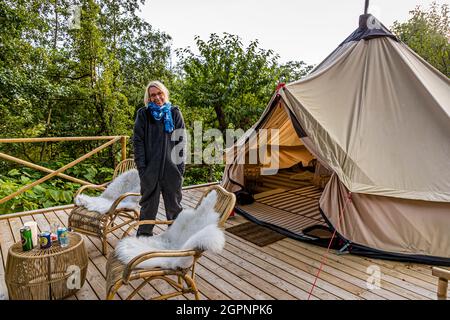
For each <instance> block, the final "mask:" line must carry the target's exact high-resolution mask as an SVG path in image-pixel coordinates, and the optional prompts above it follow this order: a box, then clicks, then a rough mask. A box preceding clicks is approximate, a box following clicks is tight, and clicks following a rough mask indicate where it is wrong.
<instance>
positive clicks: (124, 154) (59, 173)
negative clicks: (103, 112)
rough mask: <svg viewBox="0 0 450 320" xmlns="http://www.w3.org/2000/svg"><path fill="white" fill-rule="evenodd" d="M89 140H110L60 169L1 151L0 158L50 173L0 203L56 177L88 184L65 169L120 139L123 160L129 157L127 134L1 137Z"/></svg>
mask: <svg viewBox="0 0 450 320" xmlns="http://www.w3.org/2000/svg"><path fill="white" fill-rule="evenodd" d="M87 140H108V141H107V142H105V143H104V144H102V145H101V146H99V147H97V148H95V149H94V150H92V151H90V152H88V153H86V154H84V155H83V156H81V157H79V158H78V159H76V160H74V161H72V162H70V163H68V164H66V165H65V166H63V167H61V168H59V169H58V170H52V169H48V168H45V167H42V166H39V165H37V164H34V163H32V162H29V161H25V160H22V159H19V158H16V157H13V156H10V155H7V154H5V153H2V152H0V158H1V159H5V160H8V161H12V162H16V163H19V164H21V165H24V166H27V167H30V168H33V169H36V170H40V171H43V172H46V173H48V175H46V176H45V177H42V178H41V179H39V180H36V181H34V182H32V183H30V184H27V185H26V186H23V187H22V188H20V189H19V190H17V191H15V192H13V193H12V194H10V195H8V196H6V197H4V198H2V199H0V204H2V203H5V202H6V201H9V200H11V199H12V198H14V197H17V196H18V195H20V194H22V193H24V192H25V191H27V190H29V189H31V188H33V187H35V186H37V185H39V184H41V183H43V182H45V181H47V180H49V179H51V178H53V177H55V176H58V177H61V178H64V179H67V180H70V181H72V182H76V183H79V184H82V185H87V184H91V182H88V181H84V180H81V179H77V178H75V177H71V176H69V175H66V174H63V172H64V171H66V170H67V169H69V168H71V167H73V166H75V165H76V164H78V163H80V162H81V161H83V160H85V159H87V158H89V157H91V156H92V155H94V154H96V153H98V152H100V151H101V150H103V149H105V148H107V147H109V146H110V145H113V144H114V143H115V142H117V141H120V145H121V157H122V160H125V159H126V157H127V149H126V144H127V136H97V137H54V138H53V137H52V138H11V139H0V143H28V142H60V141H87Z"/></svg>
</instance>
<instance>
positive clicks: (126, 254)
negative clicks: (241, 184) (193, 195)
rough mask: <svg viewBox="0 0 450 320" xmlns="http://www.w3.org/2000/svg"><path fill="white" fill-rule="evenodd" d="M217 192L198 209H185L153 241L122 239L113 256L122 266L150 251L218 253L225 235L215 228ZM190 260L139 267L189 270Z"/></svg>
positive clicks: (150, 262)
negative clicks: (197, 250) (202, 251)
mask: <svg viewBox="0 0 450 320" xmlns="http://www.w3.org/2000/svg"><path fill="white" fill-rule="evenodd" d="M216 201H217V193H216V191H212V192H210V193H209V194H208V195H207V196H206V197H205V198H204V200H203V201H202V203H201V204H200V206H199V207H198V208H197V209H184V210H183V211H182V212H181V213H180V214H179V216H178V217H177V218H176V219H175V221H174V223H173V224H172V226H171V227H170V228H168V229H167V231H165V232H164V233H162V234H159V235H156V236H153V237H145V236H144V237H127V238H125V239H122V240H121V241H120V242H119V243H118V245H117V247H116V249H115V254H116V256H117V257H118V259H119V260H121V261H122V262H123V263H128V262H130V261H131V260H132V259H133V258H134V257H136V256H138V255H140V254H142V253H148V252H151V251H160V250H192V249H200V250H204V251H207V250H210V251H212V252H214V253H218V252H220V251H221V250H222V249H223V247H224V245H225V235H224V233H223V231H222V230H221V229H220V228H219V227H218V221H219V214H218V213H217V212H215V211H214V205H215V203H216ZM192 261H193V258H192V257H177V258H170V257H161V258H152V259H149V260H147V261H144V262H142V263H141V264H139V267H141V268H153V267H162V268H170V269H176V268H188V267H189V266H191V264H192Z"/></svg>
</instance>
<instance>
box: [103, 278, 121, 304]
mask: <svg viewBox="0 0 450 320" xmlns="http://www.w3.org/2000/svg"><path fill="white" fill-rule="evenodd" d="M121 286H122V280H119V281H117V282H116V283H115V284H114V286H112V287H111V289H109V292H108V293H107V296H106V300H113V299H114V296H115V295H116V293H117V291H118V290H119V288H120V287H121Z"/></svg>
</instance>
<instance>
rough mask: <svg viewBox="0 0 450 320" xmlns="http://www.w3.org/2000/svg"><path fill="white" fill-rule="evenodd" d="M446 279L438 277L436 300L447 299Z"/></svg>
mask: <svg viewBox="0 0 450 320" xmlns="http://www.w3.org/2000/svg"><path fill="white" fill-rule="evenodd" d="M447 290H448V280H447V279H444V278H439V279H438V290H437V297H438V300H447Z"/></svg>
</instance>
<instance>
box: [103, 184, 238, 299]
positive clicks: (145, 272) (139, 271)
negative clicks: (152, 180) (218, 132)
mask: <svg viewBox="0 0 450 320" xmlns="http://www.w3.org/2000/svg"><path fill="white" fill-rule="evenodd" d="M212 190H216V192H217V202H216V204H215V206H214V209H215V210H216V212H218V213H219V214H220V215H221V216H220V220H219V223H218V224H219V227H220V228H224V225H225V222H226V221H227V219H228V217H229V216H230V214H231V212H232V211H233V208H234V206H235V203H236V197H235V195H234V194H233V193H231V192H228V191H226V190H225V189H224V188H222V187H221V186H219V185H215V186H212V187H210V188H209V189H208V190H207V191H206V192H205V193H204V194H203V196H202V198H201V199H200V200H199V202H198V203H197V207H198V206H199V204H200V203H201V201H202V200H203V198H204V197H205V196H206V195H207V194H208V193H209V192H211V191H212ZM171 223H172V221H158V220H148V221H140V222H137V223H134V224H133V225H132V226H130V228H129V229H128V230H127V231H126V232H125V233H124V236H123V237H126V236H128V234H129V233H130V232H131V231H132V230H133V229H135V228H136V227H137V226H139V225H142V224H171ZM202 254H203V251H201V250H198V249H195V248H192V250H165V251H152V252H148V253H144V254H141V255H139V256H137V257H135V258H134V259H133V260H131V261H130V262H129V263H128V264H125V263H123V262H122V261H120V260H119V259H118V258H117V256H116V255H115V253H112V254H111V255H110V256H109V259H108V263H107V265H106V295H107V297H106V298H107V299H108V300H112V299H113V298H114V296H115V294H116V293H117V291H118V290H119V288H120V287H122V286H123V285H128V284H129V283H130V281H133V280H137V279H140V280H142V282H141V283H140V284H139V285H138V286H137V287H136V288H135V289H134V290H133V291H132V292H131V293H130V294H129V295H128V297H126V299H127V300H129V299H132V298H133V297H134V296H135V295H136V294H137V293H138V292H139V291H140V290H141V289H142V288H143V287H144V286H145V285H146V284H147V283H149V282H150V281H152V280H155V279H162V280H165V281H166V282H167V283H168V284H169V285H171V286H172V288H173V289H174V291H173V292H170V293H167V294H163V295H160V296H157V297H153V298H152V300H163V299H169V298H172V297H175V296H179V295H182V294H186V293H192V294H194V296H195V299H197V300H199V299H200V295H199V291H198V289H197V285H196V283H195V266H196V263H197V261H198V259H199V258H200V257H201V256H202ZM156 257H192V264H191V265H190V266H189V267H188V268H185V269H165V268H159V267H157V268H139V267H137V266H138V265H139V264H140V263H142V262H143V261H146V260H148V259H152V258H156Z"/></svg>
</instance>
